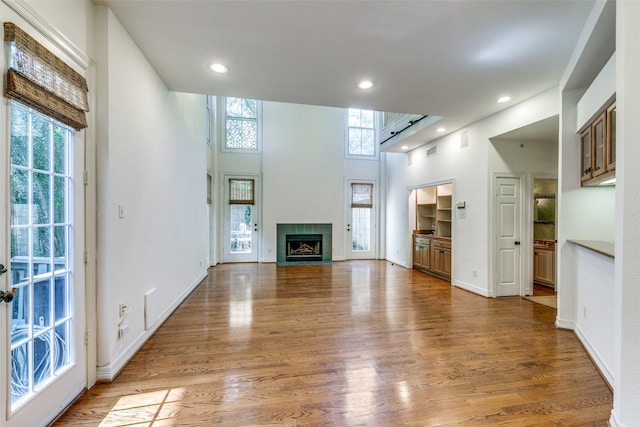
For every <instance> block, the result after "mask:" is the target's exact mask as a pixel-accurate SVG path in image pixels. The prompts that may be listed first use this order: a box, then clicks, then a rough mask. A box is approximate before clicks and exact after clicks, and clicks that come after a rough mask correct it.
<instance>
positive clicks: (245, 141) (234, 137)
mask: <svg viewBox="0 0 640 427" xmlns="http://www.w3.org/2000/svg"><path fill="white" fill-rule="evenodd" d="M259 107H260V103H259V102H258V101H257V100H255V99H246V98H230V97H227V98H225V100H224V114H225V120H224V126H225V145H224V146H225V148H226V149H229V150H246V151H258V150H259V148H260V146H259V137H258V136H259V123H258V117H259Z"/></svg>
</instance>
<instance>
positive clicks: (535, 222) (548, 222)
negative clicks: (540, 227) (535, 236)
mask: <svg viewBox="0 0 640 427" xmlns="http://www.w3.org/2000/svg"><path fill="white" fill-rule="evenodd" d="M533 223H534V224H548V225H553V224H555V221H533Z"/></svg>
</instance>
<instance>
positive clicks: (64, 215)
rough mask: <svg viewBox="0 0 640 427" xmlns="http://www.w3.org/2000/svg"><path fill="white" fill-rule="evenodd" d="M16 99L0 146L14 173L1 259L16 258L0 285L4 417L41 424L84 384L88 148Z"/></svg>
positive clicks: (2, 216)
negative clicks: (0, 295) (1, 295)
mask: <svg viewBox="0 0 640 427" xmlns="http://www.w3.org/2000/svg"><path fill="white" fill-rule="evenodd" d="M8 105H9V109H10V114H9V116H10V123H9V129H10V138H9V140H8V141H7V140H6V139H5V138H3V139H2V143H0V148H1V149H2V152H4V153H7V152H8V153H9V156H7V157H8V162H5V163H4V164H3V166H2V168H0V171H2V173H3V174H4V175H5V176H8V182H9V185H8V187H5V188H6V189H7V190H8V194H7V195H5V196H4V198H5V200H8V202H9V209H2V212H1V213H0V221H1V223H2V227H3V233H2V234H4V236H6V237H7V238H6V239H3V244H4V242H7V243H6V244H4V246H3V248H2V249H0V257H1V258H2V259H0V261H6V260H7V256H6V255H7V254H8V260H9V263H8V264H9V265H8V266H7V267H8V268H7V272H6V274H4V275H3V277H1V278H0V286H1V287H2V288H3V290H4V291H5V296H6V295H7V294H10V295H11V296H10V297H8V298H5V299H4V301H3V302H2V306H0V313H1V314H2V315H1V316H0V317H1V319H2V320H0V322H1V323H0V325H1V326H2V328H3V329H4V330H5V334H4V337H6V339H4V340H2V344H0V346H2V360H3V362H4V365H5V369H4V370H3V374H2V382H3V384H2V386H3V388H4V393H3V394H2V395H3V398H2V399H3V403H2V405H3V409H5V410H4V411H3V412H2V413H1V414H0V417H1V418H2V419H3V420H4V421H5V422H4V424H2V423H0V424H2V425H6V426H25V425H41V424H46V423H47V422H49V421H51V420H52V419H53V418H54V417H55V416H56V415H57V414H58V413H59V412H60V410H62V409H63V408H64V407H65V406H66V405H67V404H68V403H69V402H70V401H71V400H72V399H73V398H75V396H76V395H77V394H78V393H79V392H81V391H82V389H83V388H84V387H85V386H86V356H85V354H86V350H85V346H84V339H83V335H84V330H85V323H84V322H85V317H84V289H83V283H84V265H83V262H82V250H81V248H83V243H82V242H83V239H84V236H83V228H82V225H83V224H84V223H83V208H82V200H83V198H82V195H83V185H82V183H81V182H80V183H79V182H78V180H76V179H75V177H74V171H75V170H76V168H77V167H82V164H83V150H82V144H81V143H76V141H75V139H76V137H77V134H76V133H75V132H74V131H73V130H72V129H70V128H68V127H66V126H65V125H63V124H61V123H59V122H57V121H55V120H53V119H51V118H48V117H46V116H44V115H41V114H39V113H37V112H35V111H33V110H31V109H30V108H28V107H25V106H23V105H21V104H19V103H16V102H11V103H10V104H8ZM3 157H4V156H3ZM80 170H82V169H80ZM0 194H4V193H0ZM5 264H6V263H5Z"/></svg>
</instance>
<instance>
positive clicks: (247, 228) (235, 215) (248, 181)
mask: <svg viewBox="0 0 640 427" xmlns="http://www.w3.org/2000/svg"><path fill="white" fill-rule="evenodd" d="M223 182H224V186H225V191H224V194H225V204H224V210H225V212H224V243H223V245H224V247H223V255H224V262H258V236H259V234H258V233H259V210H258V197H257V196H258V188H259V180H258V177H257V176H225V179H224V180H223Z"/></svg>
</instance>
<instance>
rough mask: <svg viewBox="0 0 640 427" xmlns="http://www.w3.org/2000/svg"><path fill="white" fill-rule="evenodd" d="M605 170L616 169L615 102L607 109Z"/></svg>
mask: <svg viewBox="0 0 640 427" xmlns="http://www.w3.org/2000/svg"><path fill="white" fill-rule="evenodd" d="M606 145H607V171H612V170H615V169H616V104H613V105H612V106H611V107H609V109H607V144H606Z"/></svg>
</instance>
